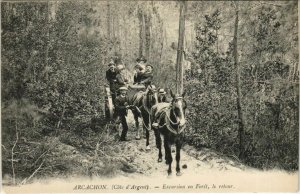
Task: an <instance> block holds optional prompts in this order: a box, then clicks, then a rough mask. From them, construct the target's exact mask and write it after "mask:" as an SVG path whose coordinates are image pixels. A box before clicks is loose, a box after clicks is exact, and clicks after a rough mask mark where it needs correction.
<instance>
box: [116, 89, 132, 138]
mask: <svg viewBox="0 0 300 194" xmlns="http://www.w3.org/2000/svg"><path fill="white" fill-rule="evenodd" d="M127 91H128V89H127V88H126V87H124V86H122V87H120V88H119V95H118V96H117V98H116V100H115V108H116V109H115V110H116V114H117V115H118V116H119V119H120V121H121V124H122V128H123V130H122V133H121V137H120V141H127V140H126V135H127V131H128V125H127V120H126V116H127V109H128V108H129V107H130V106H129V105H128V100H129V99H128V97H127Z"/></svg>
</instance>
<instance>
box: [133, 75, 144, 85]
mask: <svg viewBox="0 0 300 194" xmlns="http://www.w3.org/2000/svg"><path fill="white" fill-rule="evenodd" d="M141 80H142V75H141V73H135V74H134V77H133V83H134V84H137V83H140V82H141Z"/></svg>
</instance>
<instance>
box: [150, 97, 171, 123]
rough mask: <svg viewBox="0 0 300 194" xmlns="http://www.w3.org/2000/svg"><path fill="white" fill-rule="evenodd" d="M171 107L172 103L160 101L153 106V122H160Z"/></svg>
mask: <svg viewBox="0 0 300 194" xmlns="http://www.w3.org/2000/svg"><path fill="white" fill-rule="evenodd" d="M169 108H170V103H166V102H163V103H158V104H156V105H154V106H153V107H152V108H151V118H152V121H153V123H160V121H161V118H162V116H163V115H164V114H166V113H167V110H168V109H169Z"/></svg>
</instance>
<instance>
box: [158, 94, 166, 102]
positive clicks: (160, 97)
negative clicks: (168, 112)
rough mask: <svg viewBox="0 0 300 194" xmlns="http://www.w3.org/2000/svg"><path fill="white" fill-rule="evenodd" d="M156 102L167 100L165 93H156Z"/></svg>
mask: <svg viewBox="0 0 300 194" xmlns="http://www.w3.org/2000/svg"><path fill="white" fill-rule="evenodd" d="M158 102H159V103H160V102H167V97H166V95H165V94H163V95H160V94H159V95H158Z"/></svg>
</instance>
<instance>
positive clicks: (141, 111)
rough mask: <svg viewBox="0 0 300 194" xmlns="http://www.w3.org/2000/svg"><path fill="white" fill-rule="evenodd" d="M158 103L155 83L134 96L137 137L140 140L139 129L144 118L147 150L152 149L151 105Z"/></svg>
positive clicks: (133, 111) (133, 110)
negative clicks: (150, 136) (140, 121)
mask: <svg viewBox="0 0 300 194" xmlns="http://www.w3.org/2000/svg"><path fill="white" fill-rule="evenodd" d="M157 103H158V97H157V90H156V88H155V86H154V85H149V86H148V87H147V89H146V91H145V92H138V93H136V94H135V95H134V96H133V99H132V105H133V106H134V107H135V108H134V109H132V113H133V115H134V120H135V127H136V137H135V139H137V140H139V139H141V137H140V130H139V120H138V118H139V117H140V118H142V122H143V129H144V130H146V150H150V146H149V131H150V129H151V127H150V123H151V122H150V110H151V107H152V106H153V105H155V104H157Z"/></svg>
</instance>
